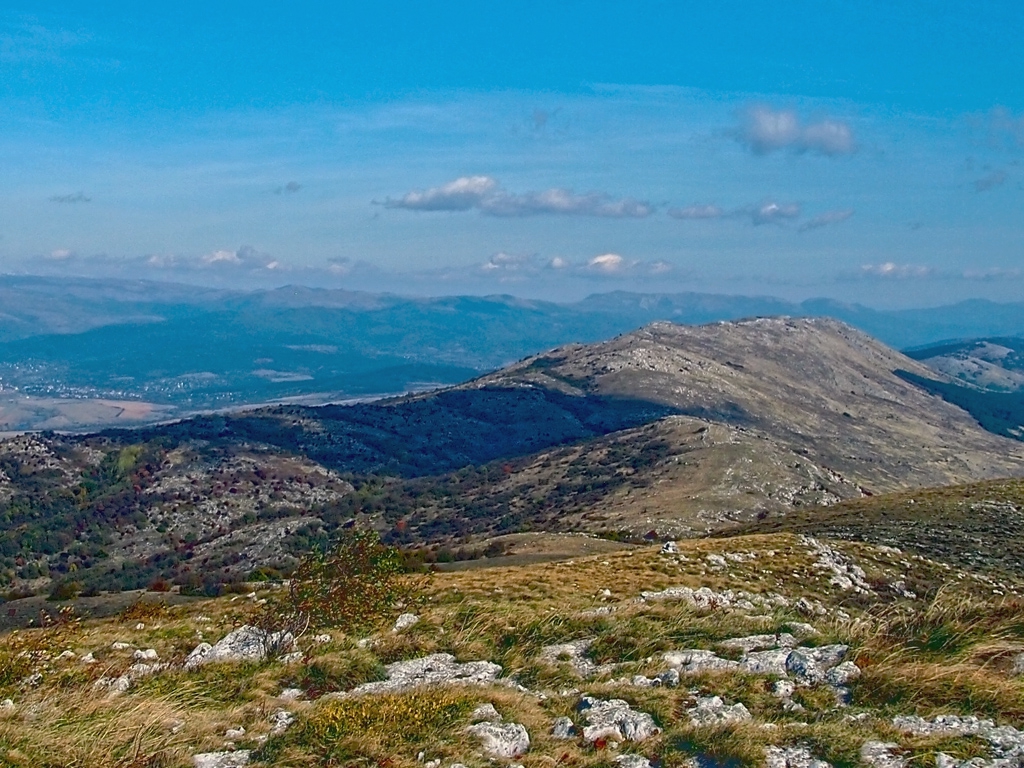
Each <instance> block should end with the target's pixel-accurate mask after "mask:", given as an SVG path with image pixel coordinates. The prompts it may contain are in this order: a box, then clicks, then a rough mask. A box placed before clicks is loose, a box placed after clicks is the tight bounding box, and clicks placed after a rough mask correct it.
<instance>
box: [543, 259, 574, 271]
mask: <svg viewBox="0 0 1024 768" xmlns="http://www.w3.org/2000/svg"><path fill="white" fill-rule="evenodd" d="M571 266H572V265H571V264H570V263H569V262H568V260H567V259H563V258H562V257H561V256H555V257H554V258H553V259H551V261H549V262H548V268H549V269H568V268H569V267H571Z"/></svg>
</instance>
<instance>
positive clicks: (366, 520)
mask: <svg viewBox="0 0 1024 768" xmlns="http://www.w3.org/2000/svg"><path fill="white" fill-rule="evenodd" d="M907 370H910V371H917V372H924V373H927V369H925V368H923V367H922V366H920V365H918V364H917V363H915V362H914V361H912V360H910V359H909V358H907V357H905V356H903V355H900V354H899V353H897V352H895V351H893V350H891V349H889V348H887V347H885V346H884V345H882V344H881V343H879V342H877V341H875V340H873V339H870V338H869V337H866V336H864V335H863V334H861V333H860V332H858V331H854V330H853V329H851V328H850V327H848V326H845V325H843V324H842V323H838V322H836V321H832V320H808V319H786V318H779V319H762V320H752V321H743V322H736V323H720V324H713V325H707V326H699V327H687V326H676V325H671V324H655V325H652V326H649V327H646V328H643V329H641V330H639V331H636V332H633V333H630V334H626V335H624V336H621V337H618V338H616V339H613V340H611V341H608V342H603V343H600V344H595V345H590V346H582V345H571V346H568V347H563V348H559V349H556V350H554V351H552V352H550V353H546V354H544V355H540V356H535V357H531V358H527V359H525V360H523V361H521V362H520V363H517V364H515V365H513V366H510V367H508V368H505V369H502V370H500V371H497V372H495V373H493V374H489V375H487V376H484V377H481V378H479V379H476V380H474V381H472V382H469V383H466V384H464V385H460V386H457V387H452V388H449V389H446V390H441V391H436V392H430V393H423V394H419V395H410V396H406V397H401V398H395V399H392V400H388V401H380V402H374V403H361V404H356V405H350V406H325V407H318V408H311V407H303V406H277V407H273V408H262V409H255V410H251V411H245V412H239V413H234V414H223V415H216V416H203V417H198V418H195V419H190V420H185V421H181V422H177V423H173V424H167V425H161V426H154V427H148V428H145V429H141V430H118V431H109V432H106V433H102V434H100V435H96V436H87V437H72V436H55V435H52V436H39V437H32V438H20V439H19V441H20V442H19V441H9V442H8V443H2V444H0V446H4V448H3V450H0V472H2V473H3V474H0V521H2V522H3V523H4V525H3V527H2V528H3V529H2V530H0V533H2V534H3V536H0V573H6V574H7V576H6V578H8V579H17V580H28V581H31V580H32V579H45V577H46V576H47V574H48V575H49V576H50V577H51V578H66V577H67V578H70V576H69V574H70V573H71V572H72V571H74V572H75V574H76V575H75V578H77V579H79V580H83V581H86V582H88V583H92V584H102V585H108V586H109V585H117V584H120V585H122V586H126V585H132V586H140V585H141V586H144V585H145V584H147V583H149V580H151V579H153V578H155V577H157V576H163V577H165V578H174V579H176V580H178V581H179V582H180V583H195V582H196V581H197V580H198V581H203V580H207V579H214V580H218V579H224V578H239V577H240V576H244V575H246V574H248V573H250V572H251V571H253V570H254V569H257V568H259V567H262V566H268V565H271V566H273V567H286V566H287V563H288V562H289V558H291V557H292V556H293V555H294V554H295V553H296V552H299V551H301V550H302V549H303V548H304V547H308V546H309V545H310V543H312V542H316V541H323V540H324V539H325V538H327V537H328V536H329V535H330V534H331V532H332V531H333V530H335V529H336V528H337V527H338V526H342V525H347V524H352V523H353V522H358V523H360V524H363V525H368V526H372V527H374V528H376V529H377V530H378V531H380V532H381V533H382V535H383V536H384V537H385V538H386V539H387V540H389V541H392V542H396V543H401V544H403V545H406V546H412V547H416V546H424V545H430V546H432V547H435V548H436V547H441V548H468V549H469V550H474V549H475V550H480V549H483V548H485V547H486V546H487V540H488V538H489V537H493V536H495V535H500V534H506V533H511V532H515V531H529V530H532V531H561V532H567V531H589V532H598V533H602V534H604V535H609V536H623V535H625V536H628V537H639V536H643V535H649V536H652V537H658V538H665V537H669V536H670V537H682V536H694V535H702V534H705V533H708V532H711V531H715V530H719V529H721V528H723V527H724V526H728V525H732V524H735V523H738V522H743V521H747V520H752V519H755V518H759V517H766V516H774V515H778V514H785V513H788V512H791V511H792V510H794V509H796V508H801V507H804V508H806V507H815V508H817V507H821V506H827V505H830V504H835V503H837V502H839V501H842V500H845V499H855V498H859V497H860V496H862V495H865V494H877V493H879V492H884V491H896V490H901V489H906V488H915V487H923V486H937V485H947V484H950V483H958V482H968V481H974V480H980V479H985V478H993V477H1006V476H1020V475H1024V445H1022V444H1021V443H1019V442H1016V441H1013V440H1009V439H1006V438H1002V437H999V436H996V435H993V434H991V433H988V432H986V431H984V430H983V429H982V428H981V427H979V426H978V424H977V423H976V422H975V421H974V420H973V419H972V418H971V416H970V415H968V414H967V413H965V412H964V411H962V410H960V409H959V408H957V407H956V406H954V405H951V404H949V403H947V402H944V401H943V400H942V399H940V398H938V397H935V396H932V395H929V394H928V393H927V392H926V391H924V390H922V389H920V388H918V387H916V386H914V385H913V384H912V383H910V382H908V381H906V380H905V379H903V378H901V376H900V375H897V373H896V372H898V371H907ZM902 375H904V376H905V375H908V374H907V373H905V372H904V373H903V374H902ZM434 554H437V553H436V552H435V553H434ZM38 584H45V581H40V582H38Z"/></svg>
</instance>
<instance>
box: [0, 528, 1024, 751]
mask: <svg viewBox="0 0 1024 768" xmlns="http://www.w3.org/2000/svg"><path fill="white" fill-rule="evenodd" d="M411 578H413V579H414V580H415V581H416V584H415V588H416V591H417V593H418V594H419V596H420V597H419V599H418V600H416V602H415V604H410V605H406V606H404V608H403V610H404V613H403V615H402V616H400V617H398V616H396V617H392V618H391V619H389V621H388V624H387V626H383V627H381V629H380V630H379V631H377V632H375V633H372V634H369V635H366V636H348V635H345V634H344V633H342V632H340V631H337V630H335V631H329V632H322V631H312V632H309V633H307V634H305V635H303V636H301V637H299V638H298V640H297V642H295V643H294V645H293V644H292V642H291V641H290V638H275V640H276V641H277V642H276V646H277V647H278V650H279V651H280V653H279V654H277V655H275V656H274V658H271V659H268V658H265V657H264V652H265V649H266V647H267V646H268V643H266V642H264V637H262V636H261V634H260V631H259V630H255V629H252V628H251V627H250V626H249V624H248V622H250V621H251V620H252V616H253V613H254V611H255V610H256V608H257V605H258V603H259V602H260V601H261V600H262V599H263V598H264V597H265V596H266V595H267V594H268V593H267V592H265V591H256V592H252V593H249V594H247V595H235V596H232V597H225V598H218V599H216V600H210V601H201V602H194V603H189V604H187V605H180V606H175V607H167V606H164V605H150V604H146V603H140V604H137V605H135V606H133V607H131V608H129V609H127V610H126V611H124V612H122V614H121V615H120V616H118V617H117V618H114V619H106V620H94V621H88V622H75V621H73V620H69V621H66V622H58V623H56V624H54V625H52V626H50V627H48V628H44V629H35V630H22V631H19V632H14V633H8V634H6V635H4V636H2V637H0V702H3V703H0V765H11V766H15V765H16V766H29V765H31V766H57V765H60V766H189V765H195V766H200V767H202V766H206V767H207V768H210V767H214V768H215V767H217V766H238V765H252V766H260V765H274V766H314V765H365V766H372V765H379V766H395V768H401V767H403V766H409V767H410V768H412V766H419V765H423V766H427V768H452V766H458V765H463V766H468V767H470V768H473V767H481V768H482V766H491V765H508V766H511V765H517V764H518V765H523V766H528V767H532V766H537V767H538V768H539V767H540V766H552V765H561V764H565V765H574V766H600V765H619V766H624V767H625V768H643V766H646V765H649V764H650V765H660V766H666V767H668V766H683V765H687V766H692V765H698V766H712V765H723V766H724V765H766V766H771V767H772V768H775V767H776V766H779V767H784V766H816V767H817V768H823V767H824V766H825V765H832V766H852V765H874V766H883V767H888V766H908V768H909V766H916V765H926V766H931V765H933V764H934V765H936V766H943V767H944V768H945V767H946V766H959V765H964V766H967V765H970V766H982V765H1020V764H1022V761H1024V733H1022V732H1021V731H1019V730H1018V729H1019V728H1022V727H1024V677H1021V674H1022V673H1024V602H1022V600H1021V597H1020V594H1021V590H1022V588H1024V585H1022V584H1021V583H1020V582H1018V581H1015V580H1012V579H1008V578H1007V579H1000V578H998V577H996V576H992V575H986V574H984V573H973V572H969V571H965V570H961V569H959V568H957V567H955V566H951V565H948V564H943V563H939V562H935V561H931V560H928V559H926V558H923V557H921V556H916V555H909V554H906V553H904V552H901V551H900V550H898V549H895V548H891V547H879V546H875V545H869V544H858V543H837V542H831V541H827V540H819V539H815V538H810V537H803V536H797V535H792V534H775V535H770V536H743V537H736V538H732V539H721V540H705V541H688V542H680V543H678V544H676V545H673V544H669V545H666V546H665V547H663V548H659V547H651V548H646V549H639V550H631V551H623V552H613V553H600V554H596V555H592V556H588V557H582V558H578V559H575V560H569V561H563V562H559V563H548V564H542V565H532V566H525V567H518V568H504V569H490V570H485V571H474V572H465V573H443V574H434V575H432V576H424V577H411Z"/></svg>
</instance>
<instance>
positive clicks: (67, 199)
mask: <svg viewBox="0 0 1024 768" xmlns="http://www.w3.org/2000/svg"><path fill="white" fill-rule="evenodd" d="M50 202H51V203H91V202H92V198H91V197H86V195H85V193H84V192H74V193H72V194H69V195H54V196H53V197H51V198H50Z"/></svg>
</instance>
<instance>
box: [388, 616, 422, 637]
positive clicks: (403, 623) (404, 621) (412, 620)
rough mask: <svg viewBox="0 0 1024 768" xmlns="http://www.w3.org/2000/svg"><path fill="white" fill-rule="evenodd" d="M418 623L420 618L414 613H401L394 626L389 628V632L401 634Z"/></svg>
mask: <svg viewBox="0 0 1024 768" xmlns="http://www.w3.org/2000/svg"><path fill="white" fill-rule="evenodd" d="M419 621H420V617H419V616H417V615H416V614H415V613H403V614H402V615H401V616H399V617H398V619H397V620H396V621H395V626H394V627H392V628H391V631H392V632H401V631H402V630H404V629H408V628H409V627H411V626H413V625H414V624H418V623H419Z"/></svg>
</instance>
